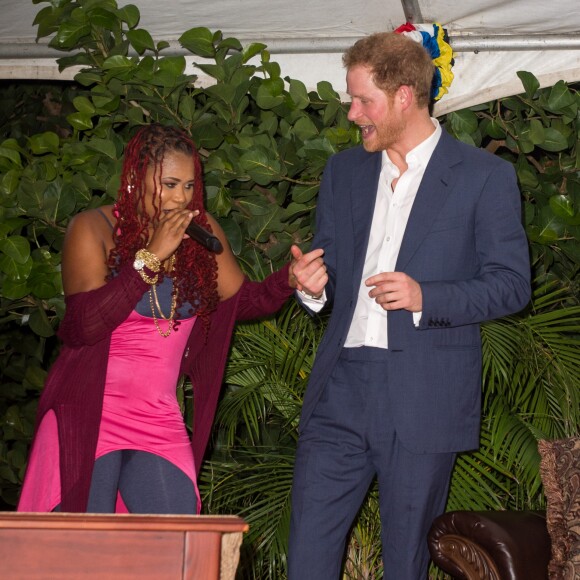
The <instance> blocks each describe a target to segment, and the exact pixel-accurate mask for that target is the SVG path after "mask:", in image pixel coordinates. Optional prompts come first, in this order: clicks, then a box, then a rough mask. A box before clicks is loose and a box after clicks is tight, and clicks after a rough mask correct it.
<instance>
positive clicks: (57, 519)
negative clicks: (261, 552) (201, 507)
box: [0, 512, 248, 580]
mask: <svg viewBox="0 0 580 580" xmlns="http://www.w3.org/2000/svg"><path fill="white" fill-rule="evenodd" d="M247 530H248V525H247V524H246V522H244V520H243V519H241V518H239V517H237V516H174V515H167V516H165V515H137V514H114V515H113V514H107V515H104V514H69V513H23V512H19V513H16V512H0V577H1V578H3V579H4V580H32V579H34V580H41V579H42V580H72V579H73V578H74V579H75V580H78V579H94V580H96V579H99V580H108V579H111V580H129V579H131V580H133V579H137V578H139V580H175V579H183V580H185V579H188V580H214V579H215V580H217V579H219V580H233V579H234V576H235V571H236V568H237V566H238V561H239V549H240V545H241V542H242V535H243V532H246V531H247Z"/></svg>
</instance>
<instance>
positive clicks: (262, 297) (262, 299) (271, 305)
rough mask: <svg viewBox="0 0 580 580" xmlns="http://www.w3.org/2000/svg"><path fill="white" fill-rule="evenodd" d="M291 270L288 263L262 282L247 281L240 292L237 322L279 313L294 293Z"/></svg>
mask: <svg viewBox="0 0 580 580" xmlns="http://www.w3.org/2000/svg"><path fill="white" fill-rule="evenodd" d="M289 268H290V264H289V263H288V264H286V265H285V266H284V267H282V268H281V269H280V270H277V271H276V272H274V273H273V274H270V275H269V276H268V277H267V278H266V279H265V280H263V281H262V282H252V281H250V280H247V279H246V280H245V281H244V283H243V284H242V287H241V288H240V290H239V299H238V303H237V309H236V320H252V319H254V318H262V317H263V316H269V315H270V314H274V312H277V311H278V310H279V309H280V308H281V307H282V305H283V304H284V302H286V300H288V298H289V297H290V296H291V295H292V294H293V293H294V289H293V288H292V287H291V286H290V285H289V284H288V270H289Z"/></svg>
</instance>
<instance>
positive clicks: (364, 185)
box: [345, 153, 382, 294]
mask: <svg viewBox="0 0 580 580" xmlns="http://www.w3.org/2000/svg"><path fill="white" fill-rule="evenodd" d="M381 160H382V156H381V153H374V154H372V155H369V156H368V158H367V159H366V161H365V162H364V163H361V164H360V165H359V166H358V167H356V168H355V171H353V173H352V181H351V184H350V207H351V211H350V215H351V217H352V232H353V235H352V237H351V238H350V239H352V240H353V241H354V242H353V246H352V251H353V254H352V257H351V258H352V259H351V267H352V268H353V278H352V279H353V280H360V279H361V277H362V271H363V267H364V260H365V255H366V249H367V245H368V241H369V235H370V231H371V223H372V219H373V211H374V208H375V200H376V194H377V185H378V180H379V175H380V172H381ZM345 235H347V232H345ZM356 293H358V287H356V288H355V294H356Z"/></svg>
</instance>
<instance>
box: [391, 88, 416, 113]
mask: <svg viewBox="0 0 580 580" xmlns="http://www.w3.org/2000/svg"><path fill="white" fill-rule="evenodd" d="M395 99H397V101H398V103H399V105H400V106H401V108H402V109H403V110H404V109H407V108H408V107H410V106H411V104H412V103H413V101H414V100H415V94H414V93H413V89H412V87H410V86H409V85H401V86H400V87H399V88H398V89H397V94H396V95H395Z"/></svg>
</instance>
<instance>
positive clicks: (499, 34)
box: [0, 0, 580, 114]
mask: <svg viewBox="0 0 580 580" xmlns="http://www.w3.org/2000/svg"><path fill="white" fill-rule="evenodd" d="M128 3H132V4H135V5H136V6H137V7H138V8H139V10H140V12H141V22H140V27H142V28H145V29H146V30H148V31H149V32H150V33H151V35H152V36H153V38H154V40H155V41H157V42H158V41H160V40H167V41H169V42H170V45H171V46H170V48H169V49H167V51H166V54H170V53H171V54H176V53H180V54H185V55H188V56H187V62H188V72H195V73H196V74H199V77H200V78H199V82H200V83H202V84H212V83H213V80H212V79H209V78H207V77H204V75H203V74H202V73H200V71H199V70H195V63H196V62H200V59H199V58H197V57H193V56H192V55H191V54H190V53H187V52H185V51H183V50H182V49H181V48H180V46H179V43H178V42H177V39H178V38H179V36H180V35H181V34H182V33H183V32H185V31H186V30H188V29H189V28H193V27H196V26H206V27H207V28H209V29H210V30H221V31H222V32H223V34H224V36H233V37H235V38H237V39H238V40H240V41H241V42H242V44H244V45H246V44H248V43H250V42H263V43H264V44H266V45H267V46H268V50H269V51H270V52H271V53H272V55H273V56H272V60H276V61H277V62H278V63H279V64H280V66H281V69H282V75H283V76H289V77H291V78H295V79H299V80H301V81H303V82H304V83H305V84H306V86H307V87H308V88H309V89H314V88H316V84H317V83H318V82H319V81H322V80H326V81H330V82H331V83H332V85H333V86H334V88H335V89H336V90H337V91H339V93H341V94H342V95H344V96H345V98H346V93H345V91H346V86H345V80H344V70H343V68H342V63H341V56H342V52H343V51H344V50H345V49H346V48H347V47H348V46H350V45H351V44H352V43H353V42H355V41H356V40H357V39H358V38H360V37H362V36H364V35H367V34H370V33H372V32H377V31H383V30H393V29H394V28H396V27H398V26H399V25H401V24H404V23H405V22H406V21H410V22H414V23H420V22H423V23H431V22H439V23H441V24H442V25H443V26H444V27H445V28H446V29H447V31H448V33H449V36H450V43H451V46H452V48H453V50H454V53H455V66H454V68H453V73H454V75H455V79H454V81H453V84H452V85H451V88H450V90H449V94H447V95H445V96H444V97H443V98H442V99H441V101H439V102H438V104H437V106H436V109H435V113H436V114H442V113H445V112H448V111H452V110H457V109H461V108H464V107H468V106H471V105H475V104H478V103H482V102H486V101H489V100H493V99H497V98H499V97H502V96H506V95H510V94H516V93H519V92H522V91H523V88H522V85H521V82H520V80H519V79H518V77H517V75H516V73H517V71H520V70H525V71H528V72H531V73H533V74H534V75H535V76H536V77H538V79H539V80H540V83H541V86H550V85H553V84H554V83H556V82H557V81H558V80H565V81H568V82H572V81H578V80H580V2H579V1H578V0H557V1H556V2H552V3H549V2H546V0H463V1H462V2H460V1H459V0H213V2H209V1H208V0H162V1H161V2H159V1H155V0H127V2H123V1H122V0H118V4H119V6H123V5H125V4H128ZM46 5H47V4H33V3H32V0H0V8H1V10H2V12H1V14H2V19H1V20H0V78H4V79H63V80H67V79H71V78H72V77H73V76H74V73H75V72H76V71H75V70H67V71H64V73H62V74H61V73H59V72H58V67H57V65H56V59H57V58H59V57H60V56H63V55H64V54H65V53H62V52H59V51H55V50H51V49H49V48H48V46H47V40H46V39H42V40H41V41H40V42H38V43H37V42H36V40H35V37H36V28H35V27H34V26H33V24H32V23H33V20H34V17H35V16H36V14H37V13H38V12H39V11H40V10H41V9H42V8H43V7H44V6H46Z"/></svg>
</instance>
